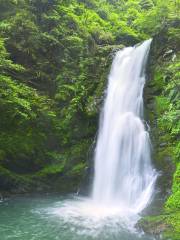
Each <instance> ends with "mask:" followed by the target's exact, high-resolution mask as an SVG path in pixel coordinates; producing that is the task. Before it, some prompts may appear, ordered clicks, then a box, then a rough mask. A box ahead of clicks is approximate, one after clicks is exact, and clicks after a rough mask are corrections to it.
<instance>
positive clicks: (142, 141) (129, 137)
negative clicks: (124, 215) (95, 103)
mask: <svg viewBox="0 0 180 240" xmlns="http://www.w3.org/2000/svg"><path fill="white" fill-rule="evenodd" d="M150 44H151V40H147V41H145V42H144V43H143V44H142V45H140V46H137V47H127V48H124V49H123V50H120V51H119V52H117V54H116V56H115V58H114V61H113V64H112V68H111V72H110V75H109V81H108V87H107V94H106V99H105V103H104V107H103V109H102V113H101V118H100V129H99V136H98V141H97V146H96V150H95V177H94V184H93V194H92V198H93V201H94V202H97V203H99V204H102V205H106V206H119V207H120V208H122V209H123V210H126V211H127V212H128V211H129V212H135V213H138V212H140V211H141V210H142V209H144V208H145V207H146V206H147V204H148V203H149V201H150V199H151V196H152V192H153V188H154V183H155V180H156V172H155V170H154V169H153V168H152V166H151V157H150V140H149V134H148V132H147V131H146V130H145V127H144V124H143V119H142V117H143V88H144V84H145V66H146V62H147V57H148V52H149V49H150Z"/></svg>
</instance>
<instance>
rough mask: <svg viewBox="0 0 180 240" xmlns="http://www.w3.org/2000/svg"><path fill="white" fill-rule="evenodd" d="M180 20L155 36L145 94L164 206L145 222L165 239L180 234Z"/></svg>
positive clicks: (148, 228) (175, 237) (144, 226)
mask: <svg viewBox="0 0 180 240" xmlns="http://www.w3.org/2000/svg"><path fill="white" fill-rule="evenodd" d="M179 23H180V22H179V21H174V22H172V23H171V24H168V25H167V26H165V27H164V28H163V29H162V30H161V31H160V32H159V33H158V34H157V35H156V36H155V37H154V39H153V42H152V47H151V51H150V58H149V64H148V69H147V75H148V81H147V84H146V88H145V94H144V95H145V96H144V97H145V105H146V116H147V119H148V120H149V125H150V126H151V139H152V145H153V154H152V156H153V162H154V165H155V167H156V169H157V170H158V171H159V178H158V181H157V189H158V191H159V196H160V197H161V199H162V209H161V210H160V215H159V216H151V217H147V218H145V220H142V222H141V223H142V226H143V228H144V230H145V231H146V232H149V233H152V234H153V233H155V234H158V235H159V234H162V233H163V234H164V238H165V239H166V238H167V239H169V238H170V239H179V237H180V231H179V226H180V165H179V157H180V145H179V129H180V125H179V124H180V122H179V120H180V119H179V118H180V112H179V109H180V95H179V94H180V92H179V90H180V89H179V88H180V79H179V69H180V64H179V59H180V54H179V50H180V49H179V44H178V43H179V40H180V39H179V38H180V32H179V29H178V26H179Z"/></svg>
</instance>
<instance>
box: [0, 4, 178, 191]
mask: <svg viewBox="0 0 180 240" xmlns="http://www.w3.org/2000/svg"><path fill="white" fill-rule="evenodd" d="M177 15H178V13H177V4H174V3H173V2H172V1H170V0H168V1H159V0H156V1H151V0H135V1H134V0H128V1H112V0H111V1H105V0H101V1H96V0H73V1H70V0H63V1H62V0H51V1H49V0H38V1H37V0H7V1H5V0H1V1H0V35H1V38H0V111H1V116H0V130H1V133H0V167H1V170H0V171H2V172H4V173H6V174H5V175H6V179H8V178H9V179H11V181H9V182H8V181H5V182H3V183H2V184H1V183H0V187H4V188H6V186H7V182H8V187H11V184H12V182H13V179H14V178H16V177H17V178H18V179H19V177H20V179H23V178H21V177H24V178H25V179H27V182H28V181H30V180H32V179H33V178H35V179H36V177H37V178H38V179H41V178H43V179H44V178H48V177H49V176H53V175H54V176H58V174H59V177H62V175H63V176H66V177H67V176H68V177H69V178H70V177H73V178H74V177H75V176H77V179H76V180H75V184H76V185H78V181H80V180H79V179H80V177H82V176H83V174H84V171H85V168H86V166H87V163H86V154H87V152H88V149H89V146H90V145H91V143H92V141H93V139H94V136H95V133H96V129H97V123H98V112H99V106H100V104H101V103H102V95H103V91H104V87H105V82H106V77H107V71H108V69H109V65H110V62H111V55H110V53H111V52H112V51H113V52H114V51H116V50H117V49H119V48H122V47H123V46H129V45H133V44H136V43H138V42H140V41H142V40H144V39H145V38H149V37H150V36H151V35H153V34H155V33H156V32H158V31H159V29H161V28H162V25H165V24H166V23H169V22H171V21H174V20H175V19H176V18H177ZM178 34H179V33H178V30H177V28H173V27H172V28H171V30H170V31H169V36H170V37H171V38H174V39H177V36H178ZM172 36H173V37H172ZM175 41H176V42H174V43H175V44H174V45H177V40H175ZM177 68H178V63H176V60H175V61H174V62H173V63H172V64H171V66H168V67H167V70H166V71H167V74H166V75H167V76H168V77H170V76H171V75H173V76H174V77H173V82H172V83H168V85H167V89H166V90H164V95H162V96H160V97H158V98H157V105H158V106H159V107H158V108H159V113H161V114H163V118H162V119H159V120H158V124H159V126H160V127H161V128H162V129H163V131H168V132H169V133H170V138H171V141H174V140H173V139H176V137H177V131H178V128H179V126H178V125H176V122H177V121H176V115H177V108H178V106H179V105H178V104H179V103H178V101H177V100H176V99H177V98H178V95H177V92H176V89H175V85H173V84H174V82H176V79H177V78H178V74H175V72H176V71H177ZM165 81H166V80H165V79H164V77H163V74H162V72H161V69H159V72H158V73H157V83H158V84H159V89H160V88H161V87H162V85H164V83H165ZM166 93H168V97H167V94H166ZM175 96H176V97H175ZM172 99H173V101H172ZM173 152H174V156H175V158H176V159H177V157H178V154H179V153H178V150H177V147H175V145H173ZM11 174H12V175H13V178H11V177H10V175H11ZM26 175H28V177H27V176H26ZM29 179H30V180H29ZM0 182H1V181H0ZM14 182H16V181H14ZM22 182H23V181H21V180H19V181H18V184H19V183H21V184H22V185H23V183H22ZM18 184H17V185H18ZM49 184H50V183H49ZM15 185H16V184H15ZM27 185H28V184H27ZM12 187H14V184H12Z"/></svg>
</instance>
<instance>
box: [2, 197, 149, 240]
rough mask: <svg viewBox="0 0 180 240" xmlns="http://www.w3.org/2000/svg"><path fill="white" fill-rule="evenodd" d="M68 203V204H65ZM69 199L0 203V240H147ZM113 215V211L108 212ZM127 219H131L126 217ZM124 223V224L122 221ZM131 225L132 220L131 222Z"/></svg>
mask: <svg viewBox="0 0 180 240" xmlns="http://www.w3.org/2000/svg"><path fill="white" fill-rule="evenodd" d="M67 199H68V200H67ZM88 204H89V203H87V201H86V200H85V201H84V200H82V199H81V200H80V199H79V198H75V197H73V196H68V197H66V198H64V197H61V196H57V195H56V196H52V195H43V196H42V195H41V196H23V197H13V198H11V199H7V200H4V201H3V202H1V203H0V239H1V240H17V239H18V240H91V239H92V240H106V239H108V240H116V239H117V240H151V239H152V238H150V237H148V236H146V235H142V234H141V235H140V234H139V233H138V232H136V230H135V229H133V227H132V226H130V227H129V226H128V220H127V219H125V217H121V218H120V217H118V215H116V214H114V215H112V216H110V217H108V214H109V213H110V211H111V210H109V212H106V213H107V215H104V211H103V210H102V209H101V210H98V209H96V208H94V207H91V206H90V204H89V206H88ZM112 211H113V209H112ZM109 215H110V214H109ZM130 218H131V217H130ZM126 220H127V221H126ZM132 221H133V219H132Z"/></svg>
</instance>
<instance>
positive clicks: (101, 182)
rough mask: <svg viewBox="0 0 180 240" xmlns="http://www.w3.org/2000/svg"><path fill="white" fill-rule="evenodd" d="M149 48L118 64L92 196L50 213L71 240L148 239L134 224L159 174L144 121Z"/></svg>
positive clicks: (127, 53)
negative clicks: (58, 221) (153, 166)
mask: <svg viewBox="0 0 180 240" xmlns="http://www.w3.org/2000/svg"><path fill="white" fill-rule="evenodd" d="M150 44H151V40H147V41H145V42H144V43H143V44H142V45H140V46H136V47H128V48H125V49H123V50H121V51H119V52H117V54H116V57H115V59H114V61H113V64H112V69H111V72H110V75H109V82H108V88H107V94H106V99H105V103H104V107H103V109H102V113H101V119H100V129H99V136H98V141H97V146H96V150H95V176H94V184H93V192H92V195H91V196H89V197H88V198H85V197H80V196H76V197H73V198H70V199H64V200H61V201H59V202H57V203H55V204H54V206H51V207H50V208H48V209H45V211H47V214H48V215H49V214H51V215H56V216H59V219H60V222H61V225H62V227H64V226H65V227H66V228H65V230H64V231H65V232H66V231H67V229H69V231H70V232H72V235H73V238H67V239H78V240H79V239H92V238H93V239H97V240H98V239H107V240H110V239H115V238H117V239H127V240H132V239H134V240H136V239H143V240H148V239H149V238H148V237H147V236H146V237H145V238H144V237H142V238H141V237H139V236H137V234H136V232H134V231H135V229H134V226H135V224H136V223H137V221H138V219H139V218H140V216H139V214H138V213H140V212H141V211H142V210H143V209H144V208H145V207H146V206H147V204H148V203H149V202H150V200H151V197H152V193H153V190H154V183H155V180H156V176H157V174H156V171H155V170H154V169H153V168H152V166H151V158H150V140H149V134H148V132H147V131H146V130H145V126H144V123H143V120H142V119H143V87H144V83H145V65H146V62H147V57H148V52H149V49H150ZM43 211H44V210H43ZM40 213H41V214H44V213H43V212H42V211H40ZM84 235H85V236H86V237H82V238H81V237H79V236H84ZM87 236H88V238H87ZM65 238H66V237H65Z"/></svg>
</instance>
